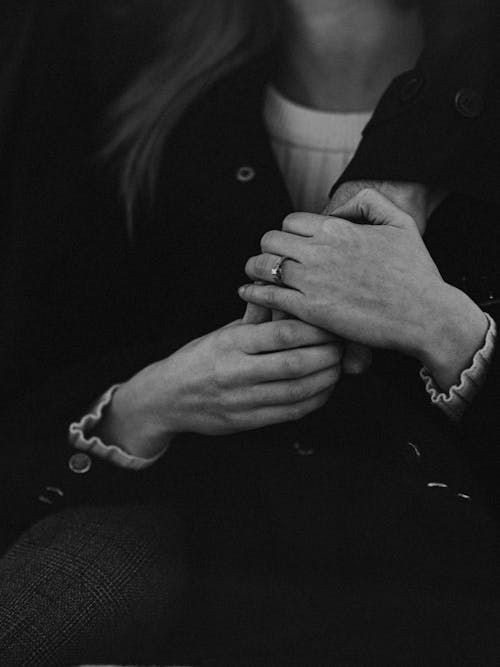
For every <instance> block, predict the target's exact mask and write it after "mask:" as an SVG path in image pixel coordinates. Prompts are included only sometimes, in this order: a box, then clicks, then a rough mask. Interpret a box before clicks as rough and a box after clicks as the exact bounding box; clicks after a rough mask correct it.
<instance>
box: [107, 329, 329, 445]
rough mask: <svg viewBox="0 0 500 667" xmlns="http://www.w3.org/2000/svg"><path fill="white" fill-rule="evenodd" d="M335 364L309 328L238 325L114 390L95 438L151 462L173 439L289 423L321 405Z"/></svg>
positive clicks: (324, 340) (322, 336) (318, 333)
mask: <svg viewBox="0 0 500 667" xmlns="http://www.w3.org/2000/svg"><path fill="white" fill-rule="evenodd" d="M340 360H341V345H340V344H339V343H338V342H337V341H336V339H335V337H334V336H332V334H330V333H328V332H326V331H324V330H321V329H318V328H316V327H314V326H312V325H310V324H306V323H304V322H300V321H298V320H288V321H276V322H272V321H270V322H268V321H264V322H262V323H256V324H249V323H246V322H243V321H240V320H238V321H236V322H233V323H231V324H230V325H227V326H226V327H223V328H222V329H218V330H217V331H215V332H212V333H210V334H207V335H206V336H203V337H201V338H198V339H196V340H194V341H192V342H190V343H188V344H187V345H185V346H184V347H183V348H181V349H180V350H178V351H177V352H175V353H174V354H172V355H171V356H170V357H168V358H167V359H164V360H163V361H160V362H158V363H155V364H152V365H151V366H149V367H147V368H145V369H144V370H142V371H141V372H140V373H138V374H137V375H136V376H134V377H133V378H132V379H131V380H129V381H128V382H127V383H125V384H124V385H122V386H121V387H120V388H119V389H118V390H117V392H116V394H115V396H114V399H113V401H112V403H111V405H110V407H109V410H108V412H107V415H106V417H105V419H104V422H103V424H102V425H101V426H100V429H99V433H98V434H97V435H100V436H101V437H102V438H103V439H105V441H106V442H107V443H108V444H115V445H117V446H119V447H121V448H122V449H124V450H125V451H127V452H128V453H130V454H133V455H134V456H139V457H143V458H153V457H154V456H155V455H156V454H158V453H159V452H161V451H162V450H163V449H164V447H165V444H167V443H168V440H169V439H170V438H172V437H173V436H174V435H176V434H179V433H186V432H192V433H198V434H202V435H209V436H215V435H225V434H232V433H237V432H241V431H249V430H253V429H257V428H261V427H264V426H268V425H271V424H277V423H282V422H287V421H293V420H297V419H300V418H302V417H304V416H305V415H307V414H309V413H310V412H312V411H314V410H317V409H319V408H320V407H322V406H323V405H324V404H325V403H326V401H327V400H328V398H329V397H330V395H331V393H332V391H333V389H334V387H335V385H336V383H337V382H338V380H339V377H340V372H341V370H340Z"/></svg>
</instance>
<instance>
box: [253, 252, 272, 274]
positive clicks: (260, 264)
mask: <svg viewBox="0 0 500 667" xmlns="http://www.w3.org/2000/svg"><path fill="white" fill-rule="evenodd" d="M254 264H255V268H256V269H257V271H258V272H262V273H265V272H266V271H267V269H268V266H269V261H268V259H267V257H266V256H265V255H259V256H258V257H256V258H255V259H254Z"/></svg>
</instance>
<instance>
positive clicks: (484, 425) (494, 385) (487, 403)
mask: <svg viewBox="0 0 500 667" xmlns="http://www.w3.org/2000/svg"><path fill="white" fill-rule="evenodd" d="M488 312H489V314H490V315H491V316H492V317H493V318H494V319H495V321H496V323H497V327H498V326H499V323H500V305H495V306H492V307H491V308H489V309H488ZM461 430H462V447H463V449H464V451H465V453H466V455H467V457H468V459H469V460H470V461H471V463H472V466H473V469H474V471H475V473H476V476H477V478H478V482H479V483H480V485H481V487H482V488H483V489H484V490H485V493H486V495H487V496H488V499H489V501H490V503H491V504H492V505H493V506H494V508H495V509H496V510H497V515H498V514H499V512H500V350H499V349H498V345H497V346H496V349H495V351H494V353H493V358H492V360H491V365H490V368H489V372H488V376H487V378H486V381H485V383H484V384H483V386H482V387H481V390H480V392H479V394H478V395H477V396H476V398H475V400H474V401H473V403H472V404H471V406H470V407H469V408H468V410H467V412H466V413H465V415H464V419H463V422H462V429H461Z"/></svg>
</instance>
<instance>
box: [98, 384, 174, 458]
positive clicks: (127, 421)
mask: <svg viewBox="0 0 500 667" xmlns="http://www.w3.org/2000/svg"><path fill="white" fill-rule="evenodd" d="M93 435H95V436H97V437H98V438H99V439H100V440H102V442H104V443H105V444H106V445H108V446H109V445H114V446H116V447H119V448H120V449H122V450H123V451H124V452H126V453H127V454H130V455H131V456H136V457H138V458H144V459H152V458H155V457H156V456H158V454H160V453H161V452H162V451H163V450H164V449H165V448H166V447H167V446H168V445H169V443H170V441H171V439H172V438H173V436H174V433H173V432H172V431H170V430H169V429H168V428H167V427H165V426H164V425H163V424H162V423H160V420H159V419H158V418H156V417H155V416H154V415H153V414H151V413H150V412H149V411H148V410H147V409H146V406H143V405H141V401H140V399H139V392H137V391H135V389H134V386H133V384H132V381H131V382H129V383H125V384H123V385H121V386H120V387H119V388H118V389H117V391H116V392H115V394H114V396H113V399H112V401H111V403H110V404H109V406H108V407H107V408H106V411H105V413H104V415H103V417H102V419H101V421H100V422H99V424H98V425H97V426H96V428H95V429H94V433H93Z"/></svg>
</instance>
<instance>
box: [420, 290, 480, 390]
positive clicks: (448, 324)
mask: <svg viewBox="0 0 500 667" xmlns="http://www.w3.org/2000/svg"><path fill="white" fill-rule="evenodd" d="M433 296H434V305H433V308H432V311H431V312H430V314H429V315H428V317H427V319H426V322H425V325H424V328H423V331H424V335H423V339H422V341H421V344H420V346H419V351H418V354H417V355H416V356H417V357H418V359H419V360H420V361H421V362H422V364H423V365H424V366H425V367H426V368H427V369H428V370H429V372H430V374H431V375H432V377H433V378H434V380H435V382H436V383H437V384H438V386H439V387H440V388H441V390H442V391H443V392H447V391H449V390H450V388H451V387H453V386H454V385H456V384H458V382H459V381H460V376H461V374H462V372H463V371H464V370H466V369H467V368H469V366H470V365H471V364H472V360H473V358H474V355H475V354H476V352H477V351H478V350H480V349H481V347H482V346H483V344H484V341H485V337H486V333H487V330H488V320H487V318H486V316H485V314H484V313H483V311H482V310H481V309H480V308H479V307H478V306H477V305H476V304H475V303H474V302H473V301H472V299H470V298H469V297H468V296H467V295H466V294H465V293H464V292H461V291H460V290H458V289H456V288H455V287H453V286H451V285H448V284H446V283H443V284H442V286H441V289H440V290H436V291H435V293H434V295H433Z"/></svg>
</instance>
